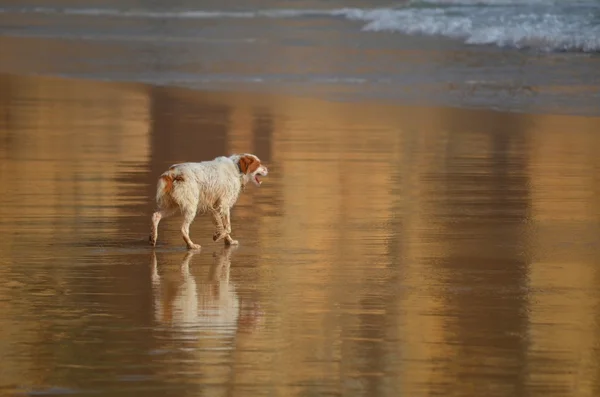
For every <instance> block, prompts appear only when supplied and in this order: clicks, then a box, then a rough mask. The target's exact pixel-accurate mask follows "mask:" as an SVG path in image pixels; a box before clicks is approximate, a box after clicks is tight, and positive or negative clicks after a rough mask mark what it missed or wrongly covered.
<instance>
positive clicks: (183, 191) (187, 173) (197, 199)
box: [150, 153, 268, 249]
mask: <svg viewBox="0 0 600 397" xmlns="http://www.w3.org/2000/svg"><path fill="white" fill-rule="evenodd" d="M267 174H268V170H267V167H265V166H264V165H262V164H261V161H260V159H259V158H258V157H256V156H255V155H253V154H248V153H246V154H234V155H232V156H229V157H225V156H221V157H217V158H215V159H214V160H210V161H203V162H199V163H181V164H175V165H172V166H171V167H170V168H169V169H168V170H167V171H165V172H164V173H163V174H162V175H161V176H160V178H159V179H158V183H157V187H156V204H157V210H156V212H154V214H152V228H151V232H150V244H151V245H152V246H154V245H156V241H157V239H158V224H159V223H160V220H161V219H163V218H166V217H167V216H170V215H172V214H173V213H175V212H178V211H179V212H180V213H181V215H182V216H183V223H182V225H181V234H182V236H183V240H184V241H185V243H186V245H187V248H188V249H200V246H199V245H198V244H194V242H192V240H191V238H190V236H189V227H190V225H191V223H192V222H193V221H194V218H195V217H196V214H197V213H209V214H210V216H211V218H212V220H213V224H214V225H215V227H216V231H215V233H214V235H213V240H214V241H219V240H222V239H224V240H225V244H227V245H234V244H237V241H235V240H233V239H232V238H231V219H230V218H231V217H230V212H231V208H232V207H233V206H234V205H235V203H236V202H237V200H238V198H239V195H240V193H241V192H242V191H243V189H244V187H245V185H246V184H247V183H248V182H249V181H252V182H254V184H255V185H257V186H258V183H257V182H256V181H255V177H256V176H257V175H260V176H266V175H267Z"/></svg>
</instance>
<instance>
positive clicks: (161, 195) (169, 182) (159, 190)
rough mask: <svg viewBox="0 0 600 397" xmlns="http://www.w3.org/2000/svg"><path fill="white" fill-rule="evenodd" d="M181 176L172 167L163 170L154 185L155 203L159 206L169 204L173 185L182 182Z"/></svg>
mask: <svg viewBox="0 0 600 397" xmlns="http://www.w3.org/2000/svg"><path fill="white" fill-rule="evenodd" d="M183 181H184V179H183V176H182V175H179V173H178V172H176V171H175V170H174V169H170V170H168V171H166V172H164V173H163V174H162V175H161V176H160V178H158V184H157V186H156V204H158V207H159V208H163V207H165V206H167V207H168V206H169V204H170V203H171V202H172V201H173V196H172V193H173V187H174V184H175V183H177V182H183Z"/></svg>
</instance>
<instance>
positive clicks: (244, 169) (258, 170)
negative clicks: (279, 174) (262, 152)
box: [230, 153, 269, 186]
mask: <svg viewBox="0 0 600 397" xmlns="http://www.w3.org/2000/svg"><path fill="white" fill-rule="evenodd" d="M230 158H231V160H233V162H234V163H236V164H237V166H238V169H239V170H240V172H241V173H242V175H243V177H244V182H248V180H251V181H252V183H254V184H255V185H256V186H260V185H261V183H262V182H261V180H260V178H259V177H261V176H267V174H268V173H269V170H268V169H267V167H266V166H264V165H263V164H261V162H260V159H259V158H258V157H256V156H255V155H253V154H250V153H244V154H234V155H233V156H231V157H230Z"/></svg>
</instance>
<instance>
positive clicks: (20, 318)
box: [0, 75, 600, 397]
mask: <svg viewBox="0 0 600 397" xmlns="http://www.w3.org/2000/svg"><path fill="white" fill-rule="evenodd" d="M0 88H1V89H0V109H2V112H3V114H2V115H1V117H0V186H1V187H2V195H1V196H0V235H1V236H2V238H0V258H1V259H0V351H2V358H3V360H2V362H1V363H0V391H2V393H3V394H13V393H28V394H32V395H33V394H35V395H62V394H75V395H78V394H88V393H95V394H96V395H111V396H120V395H123V396H132V395H143V396H155V395H156V396H158V395H161V396H162V395H166V396H192V395H194V396H196V395H210V396H220V395H227V396H231V395H235V396H253V397H254V396H262V395H269V396H273V395H277V396H290V395H294V396H321V395H352V396H390V397H395V396H399V395H406V396H425V395H436V396H437V395H440V396H450V395H452V396H480V395H487V396H593V395H597V394H598V392H599V391H600V388H599V386H600V380H599V377H598V374H599V373H600V366H599V362H598V360H599V357H600V356H599V352H598V343H599V339H598V338H599V337H598V335H600V332H599V331H600V330H599V313H600V311H599V303H600V299H599V298H600V296H599V293H598V281H599V277H600V272H599V271H598V257H599V256H598V254H599V252H598V244H597V243H598V236H599V235H600V234H599V219H600V211H599V208H600V204H599V202H598V193H599V190H600V183H599V182H600V181H599V177H598V175H599V173H598V171H599V165H600V159H599V158H600V157H599V156H598V152H599V150H600V137H599V136H598V134H597V131H598V127H599V126H600V119H597V118H577V117H557V116H543V115H536V116H529V115H514V114H504V113H495V112H486V111H465V110H453V109H439V108H403V107H391V106H389V107H385V106H375V105H373V104H369V103H362V104H358V105H355V104H332V103H328V102H321V101H316V100H304V99H302V100H301V99H293V98H285V97H268V96H251V95H241V94H239V95H236V94H231V95H229V94H227V95H224V94H219V95H217V94H210V93H203V92H190V91H184V90H178V89H169V88H152V87H148V86H143V85H133V84H132V85H125V84H123V85H111V84H104V83H93V82H81V81H63V80H53V79H43V78H33V77H18V76H10V75H2V76H0ZM242 151H252V152H254V153H256V154H257V155H258V156H260V157H261V158H262V159H263V160H264V162H265V163H266V164H267V165H268V166H269V168H270V171H271V173H270V175H269V177H268V178H265V181H264V183H263V186H262V187H261V188H260V189H254V188H249V189H247V191H246V192H245V193H244V195H243V196H242V198H241V199H240V202H239V205H238V206H237V207H236V208H235V209H234V211H233V219H232V222H233V231H234V236H235V238H237V239H239V240H240V242H241V245H240V247H239V248H238V249H236V250H225V249H223V247H222V246H221V245H219V244H215V243H213V242H212V240H211V236H212V225H211V222H210V221H209V220H208V218H206V217H199V218H198V219H197V221H196V222H195V223H194V224H193V226H192V229H191V235H192V238H193V239H194V240H195V241H196V242H198V243H200V244H202V245H203V249H202V251H201V252H200V253H197V254H195V255H193V254H187V253H186V251H185V250H184V248H183V241H182V239H181V237H180V235H179V233H178V228H179V224H178V221H177V220H175V219H172V220H167V221H166V222H163V223H161V229H160V235H159V245H158V247H157V248H156V249H155V250H152V249H151V248H150V247H149V246H148V245H147V236H148V231H149V216H150V213H151V210H152V203H151V200H150V197H151V196H152V194H153V192H154V188H155V187H154V183H155V181H156V178H157V177H158V175H159V174H160V173H161V172H162V171H164V170H165V169H166V168H167V167H168V166H169V165H170V164H172V163H175V162H179V161H186V160H201V159H209V158H212V157H214V156H218V155H222V154H224V153H229V152H242Z"/></svg>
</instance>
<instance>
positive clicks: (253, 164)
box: [238, 156, 260, 174]
mask: <svg viewBox="0 0 600 397" xmlns="http://www.w3.org/2000/svg"><path fill="white" fill-rule="evenodd" d="M238 164H239V166H240V171H241V172H242V174H250V173H252V172H254V171H256V169H257V168H258V167H260V161H258V160H257V159H256V158H255V157H253V156H242V157H240V160H239V163H238Z"/></svg>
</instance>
